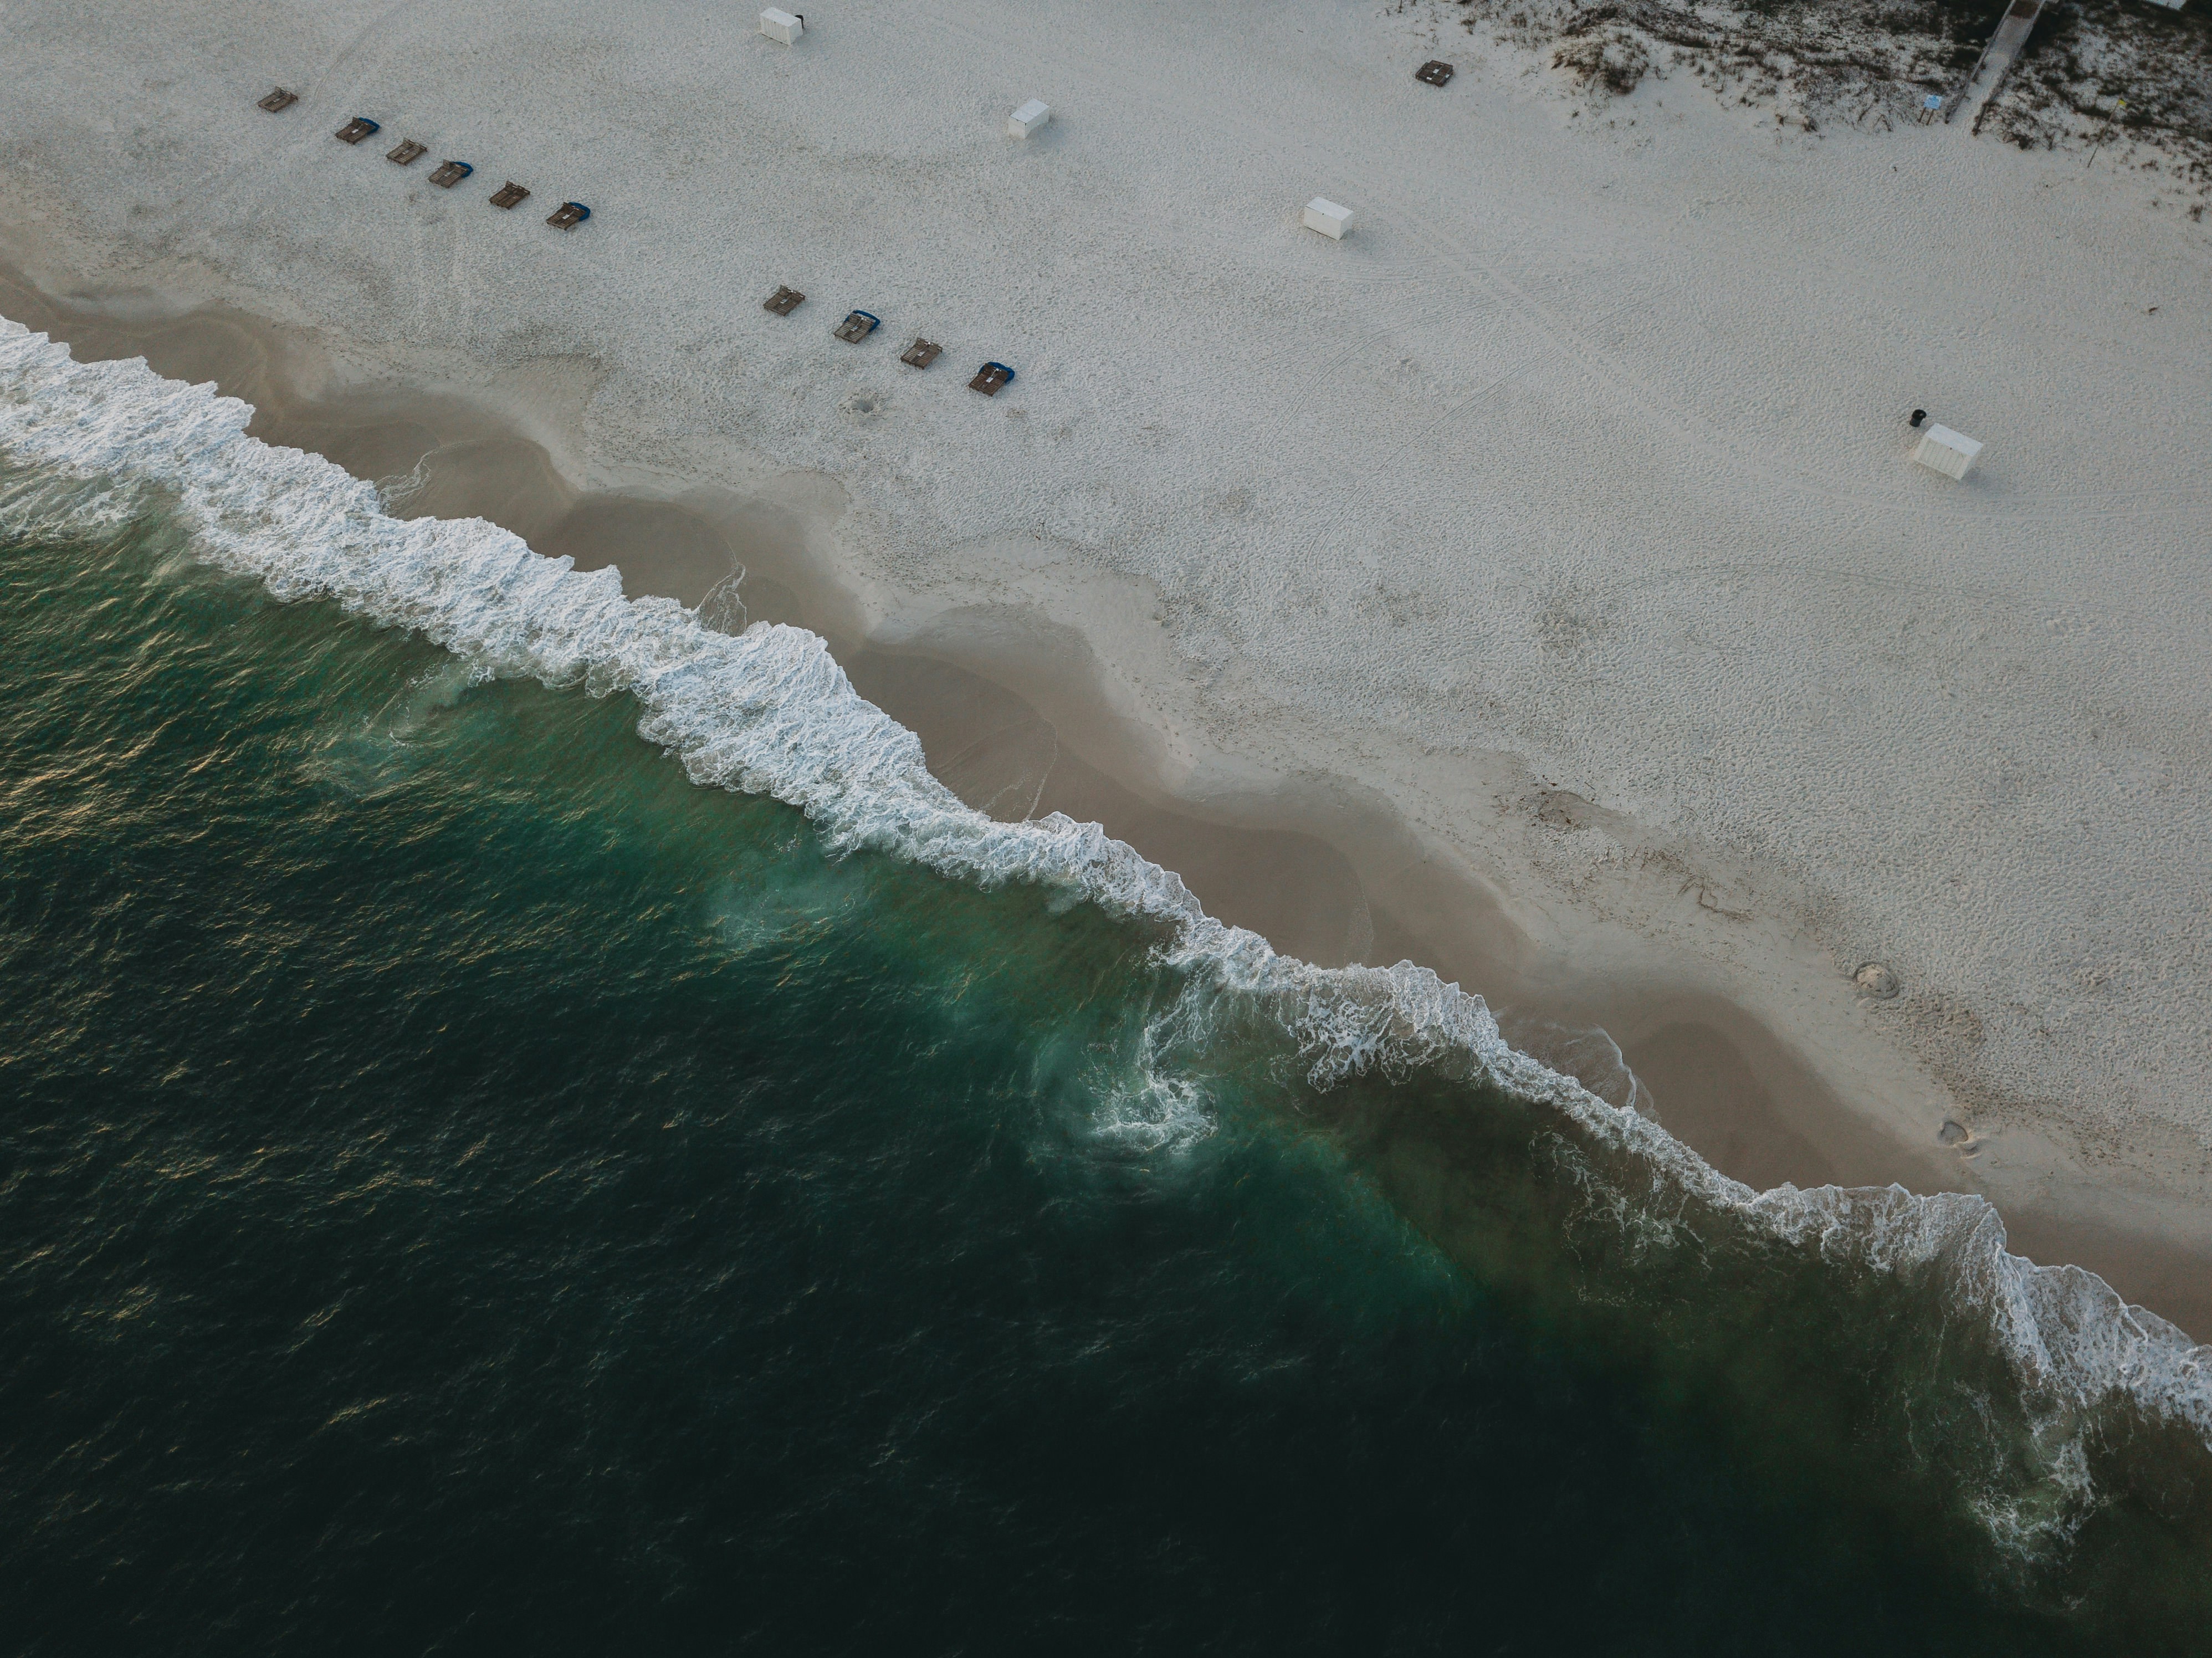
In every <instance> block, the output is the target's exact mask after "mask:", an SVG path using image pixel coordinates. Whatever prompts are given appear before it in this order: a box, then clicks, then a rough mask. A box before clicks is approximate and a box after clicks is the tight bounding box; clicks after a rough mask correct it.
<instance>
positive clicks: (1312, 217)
mask: <svg viewBox="0 0 2212 1658" xmlns="http://www.w3.org/2000/svg"><path fill="white" fill-rule="evenodd" d="M1300 222H1301V223H1303V224H1304V226H1305V228H1307V229H1308V230H1318V231H1319V232H1321V234H1322V235H1324V236H1326V237H1328V239H1329V240H1331V241H1334V242H1340V241H1342V240H1344V233H1345V232H1346V231H1347V230H1349V229H1351V228H1352V210H1351V209H1350V208H1348V207H1339V206H1338V205H1337V204H1336V203H1334V202H1332V201H1330V200H1329V199H1328V197H1326V196H1316V197H1314V198H1313V200H1311V201H1310V202H1308V203H1306V210H1305V214H1304V217H1303V218H1302V219H1301V220H1300Z"/></svg>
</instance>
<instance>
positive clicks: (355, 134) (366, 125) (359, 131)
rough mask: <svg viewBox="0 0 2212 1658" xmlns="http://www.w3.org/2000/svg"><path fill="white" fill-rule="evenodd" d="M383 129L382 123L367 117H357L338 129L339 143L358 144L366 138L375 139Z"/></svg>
mask: <svg viewBox="0 0 2212 1658" xmlns="http://www.w3.org/2000/svg"><path fill="white" fill-rule="evenodd" d="M381 127H382V123H381V122H378V121H372V120H370V119H369V118H368V117H367V116H366V115H356V116H355V117H354V118H353V119H351V120H350V121H348V122H347V123H346V124H345V125H343V126H342V127H340V128H339V129H338V142H339V143H342V144H357V143H360V142H361V141H362V139H364V138H368V137H374V135H375V134H376V133H377V132H378V131H380V130H381Z"/></svg>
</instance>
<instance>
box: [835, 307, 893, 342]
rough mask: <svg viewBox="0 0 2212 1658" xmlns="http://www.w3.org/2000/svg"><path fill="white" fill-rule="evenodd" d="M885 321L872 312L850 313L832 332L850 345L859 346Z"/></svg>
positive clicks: (846, 314)
mask: <svg viewBox="0 0 2212 1658" xmlns="http://www.w3.org/2000/svg"><path fill="white" fill-rule="evenodd" d="M883 320H884V319H882V318H881V317H878V315H876V313H874V312H872V311H848V312H847V313H845V320H844V321H842V322H841V323H839V324H838V325H836V327H835V328H833V329H831V330H830V332H831V333H833V334H835V335H836V337H838V338H839V339H841V340H843V341H845V342H846V343H848V344H849V345H858V344H859V343H860V342H861V341H862V340H864V339H866V338H867V337H868V336H869V335H871V334H872V333H874V332H875V331H876V330H877V329H878V328H880V327H881V326H882V325H883Z"/></svg>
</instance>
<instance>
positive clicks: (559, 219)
mask: <svg viewBox="0 0 2212 1658" xmlns="http://www.w3.org/2000/svg"><path fill="white" fill-rule="evenodd" d="M591 216H592V210H591V209H589V208H588V207H586V206H585V205H584V204H583V203H581V202H563V203H561V205H560V207H559V208H558V209H557V210H556V211H555V212H554V215H553V216H552V217H551V218H550V219H548V220H546V223H547V224H550V225H551V226H552V227H553V228H554V229H556V230H574V228H576V227H577V226H578V225H580V224H581V223H583V222H584V221H585V220H586V219H588V218H590V217H591Z"/></svg>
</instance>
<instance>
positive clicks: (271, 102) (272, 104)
mask: <svg viewBox="0 0 2212 1658" xmlns="http://www.w3.org/2000/svg"><path fill="white" fill-rule="evenodd" d="M299 101H300V94H298V93H296V92H287V91H285V90H284V88H282V87H279V88H276V91H274V92H272V93H270V94H269V95H268V96H267V97H266V98H264V99H263V100H261V107H262V108H264V109H265V110H267V111H268V112H270V114H271V115H275V114H277V113H279V112H282V111H284V110H288V109H289V108H291V107H292V106H293V105H295V104H296V103H298V102H299Z"/></svg>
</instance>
